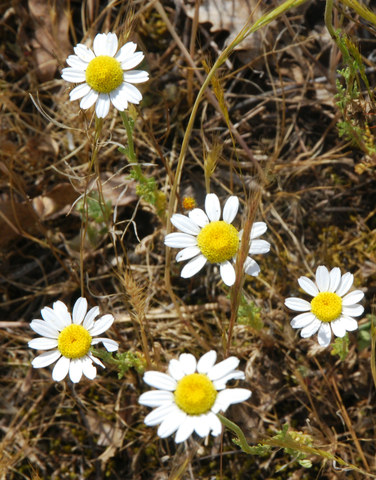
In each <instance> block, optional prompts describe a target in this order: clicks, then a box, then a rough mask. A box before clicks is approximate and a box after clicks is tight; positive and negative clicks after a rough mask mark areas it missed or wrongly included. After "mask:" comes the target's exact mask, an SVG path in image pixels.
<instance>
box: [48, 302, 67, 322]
mask: <svg viewBox="0 0 376 480" xmlns="http://www.w3.org/2000/svg"><path fill="white" fill-rule="evenodd" d="M52 308H53V311H54V312H55V313H56V315H57V316H58V317H59V318H60V319H61V320H62V322H63V325H64V326H68V325H70V324H71V323H72V317H71V314H70V313H69V312H68V307H67V306H66V305H65V303H64V302H61V301H60V300H58V301H57V302H54V303H53V305H52Z"/></svg>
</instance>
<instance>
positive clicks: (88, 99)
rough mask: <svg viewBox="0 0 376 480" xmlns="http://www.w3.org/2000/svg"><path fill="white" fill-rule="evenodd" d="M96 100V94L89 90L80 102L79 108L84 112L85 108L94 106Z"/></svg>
mask: <svg viewBox="0 0 376 480" xmlns="http://www.w3.org/2000/svg"><path fill="white" fill-rule="evenodd" d="M97 99H98V92H95V91H94V90H90V92H89V93H88V94H87V95H85V96H84V97H83V98H82V99H81V102H80V108H82V109H83V110H86V109H87V108H90V107H92V106H93V105H94V103H95V102H96V101H97Z"/></svg>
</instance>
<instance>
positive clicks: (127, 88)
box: [122, 82, 142, 105]
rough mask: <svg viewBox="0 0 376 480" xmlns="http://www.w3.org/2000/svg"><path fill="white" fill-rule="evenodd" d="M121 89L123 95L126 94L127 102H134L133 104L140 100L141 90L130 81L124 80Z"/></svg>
mask: <svg viewBox="0 0 376 480" xmlns="http://www.w3.org/2000/svg"><path fill="white" fill-rule="evenodd" d="M122 91H123V92H124V95H126V96H127V100H128V102H131V103H134V104H135V105H137V104H138V103H140V102H141V100H142V95H141V92H140V91H139V90H138V89H137V88H136V87H135V86H133V85H132V84H131V83H126V82H124V83H123V85H122Z"/></svg>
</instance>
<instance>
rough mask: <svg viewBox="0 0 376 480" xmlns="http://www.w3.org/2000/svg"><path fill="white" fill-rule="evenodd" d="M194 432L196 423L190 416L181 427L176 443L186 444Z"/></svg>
mask: <svg viewBox="0 0 376 480" xmlns="http://www.w3.org/2000/svg"><path fill="white" fill-rule="evenodd" d="M193 430H194V422H192V420H191V418H190V416H189V415H187V417H186V418H185V420H184V421H183V422H182V423H181V424H180V425H179V428H178V431H177V432H176V435H175V443H181V442H184V440H187V438H188V437H189V436H190V435H192V433H193Z"/></svg>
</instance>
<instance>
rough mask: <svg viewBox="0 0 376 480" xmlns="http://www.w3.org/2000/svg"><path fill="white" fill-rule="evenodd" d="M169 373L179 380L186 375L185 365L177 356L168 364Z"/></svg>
mask: <svg viewBox="0 0 376 480" xmlns="http://www.w3.org/2000/svg"><path fill="white" fill-rule="evenodd" d="M168 373H169V375H171V377H172V378H174V379H175V380H177V381H179V380H181V379H182V378H183V377H184V376H185V372H184V370H183V366H182V364H181V363H180V362H179V360H176V358H173V359H172V360H170V363H169V364H168Z"/></svg>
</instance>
